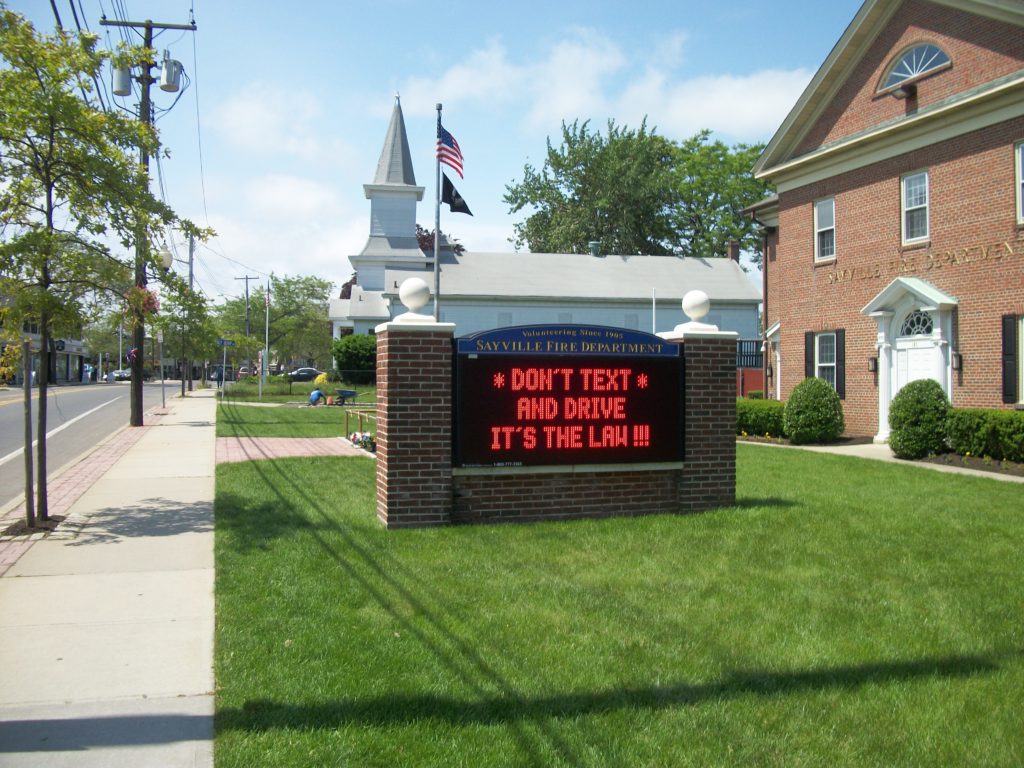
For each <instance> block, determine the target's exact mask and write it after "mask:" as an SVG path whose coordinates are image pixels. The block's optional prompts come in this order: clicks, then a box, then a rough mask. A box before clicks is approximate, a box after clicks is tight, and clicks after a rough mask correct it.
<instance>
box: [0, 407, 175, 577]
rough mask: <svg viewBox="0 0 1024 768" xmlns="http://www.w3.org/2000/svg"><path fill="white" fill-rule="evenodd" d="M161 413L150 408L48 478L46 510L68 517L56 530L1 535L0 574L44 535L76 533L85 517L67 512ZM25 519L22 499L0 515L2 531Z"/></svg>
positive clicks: (67, 535) (68, 535) (54, 536)
mask: <svg viewBox="0 0 1024 768" xmlns="http://www.w3.org/2000/svg"><path fill="white" fill-rule="evenodd" d="M162 415H163V413H162V412H160V411H150V412H149V413H147V414H146V426H144V427H134V428H132V427H127V428H125V429H122V430H121V431H120V432H115V433H114V434H113V435H111V436H110V437H109V438H107V441H106V442H105V443H103V444H102V445H100V446H99V447H97V448H96V449H95V450H94V451H93V452H92V453H90V454H89V455H88V456H86V457H85V458H84V459H82V460H81V461H80V462H78V463H77V464H75V465H74V466H72V467H69V468H68V469H66V470H65V471H63V472H61V473H60V474H59V475H56V476H52V477H50V478H48V479H47V483H46V489H47V494H46V497H47V500H48V502H49V503H48V504H47V511H48V513H49V515H50V517H51V518H54V517H64V518H65V519H64V520H62V521H61V522H60V526H59V527H58V528H57V529H56V530H52V531H42V530H38V531H35V532H33V533H22V534H19V535H15V536H0V576H3V575H4V573H6V572H7V569H9V568H10V567H11V566H12V565H14V564H15V563H16V562H17V561H18V558H20V557H21V556H22V555H23V554H25V552H27V551H28V550H29V548H30V547H31V546H32V545H33V544H35V543H36V542H37V541H39V540H40V539H42V538H43V537H47V536H48V537H52V538H67V537H73V536H74V535H76V534H77V533H78V531H79V530H81V528H82V526H83V525H84V524H85V521H84V520H76V519H75V517H74V515H71V516H68V515H67V512H68V510H69V509H71V507H72V505H74V503H75V502H76V501H78V500H79V499H80V498H81V497H82V495H83V494H84V493H85V492H86V491H87V490H89V488H91V487H92V484H93V483H94V482H95V481H96V480H97V479H99V478H100V477H102V476H103V474H104V473H105V472H106V471H107V470H108V469H110V468H111V467H112V466H114V464H116V463H117V461H118V459H120V458H121V457H122V456H124V455H125V454H126V453H127V452H128V450H129V449H130V448H131V447H132V446H133V445H135V443H137V442H138V441H139V440H140V439H141V438H142V436H143V435H144V434H145V433H146V431H147V430H148V429H149V428H150V427H153V426H155V425H156V424H159V423H160V416H162ZM37 514H38V510H37ZM24 519H25V502H24V500H22V502H21V503H20V504H18V505H17V506H16V507H13V508H11V509H10V510H8V511H7V513H6V514H4V515H3V517H0V531H3V530H6V529H7V528H8V527H9V526H11V525H14V524H16V523H18V522H20V521H22V520H24Z"/></svg>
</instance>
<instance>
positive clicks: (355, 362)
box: [331, 333, 377, 377]
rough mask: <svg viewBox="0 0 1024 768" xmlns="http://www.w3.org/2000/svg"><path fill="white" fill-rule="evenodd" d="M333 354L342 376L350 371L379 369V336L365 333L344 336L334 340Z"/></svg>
mask: <svg viewBox="0 0 1024 768" xmlns="http://www.w3.org/2000/svg"><path fill="white" fill-rule="evenodd" d="M331 354H332V355H333V356H334V365H335V367H336V368H337V369H338V371H339V372H340V373H341V375H342V377H344V376H345V374H346V372H349V371H359V372H363V371H374V370H376V369H377V337H376V336H371V335H369V334H363V333H359V334H355V333H354V334H349V335H348V336H342V337H341V338H340V339H335V340H334V343H333V344H332V345H331Z"/></svg>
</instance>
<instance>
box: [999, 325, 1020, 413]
mask: <svg viewBox="0 0 1024 768" xmlns="http://www.w3.org/2000/svg"><path fill="white" fill-rule="evenodd" d="M1002 358H1003V402H1004V403H1016V402H1017V377H1018V375H1019V372H1018V370H1017V368H1018V366H1019V365H1020V361H1019V360H1018V359H1017V316H1016V315H1003V354H1002Z"/></svg>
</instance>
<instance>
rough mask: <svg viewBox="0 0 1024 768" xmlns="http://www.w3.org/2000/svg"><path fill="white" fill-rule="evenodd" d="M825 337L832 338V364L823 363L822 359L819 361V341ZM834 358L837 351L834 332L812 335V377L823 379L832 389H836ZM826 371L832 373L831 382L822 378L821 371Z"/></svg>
mask: <svg viewBox="0 0 1024 768" xmlns="http://www.w3.org/2000/svg"><path fill="white" fill-rule="evenodd" d="M826 336H831V337H832V362H825V361H822V359H821V340H822V339H823V338H825V337H826ZM836 357H837V350H836V334H835V331H827V332H825V333H816V334H814V375H815V377H816V378H819V379H824V380H825V381H827V382H828V383H829V384H830V385H831V386H832V389H835V388H836V375H837V370H836ZM826 369H831V371H832V379H831V380H829V378H828V377H827V376H822V375H821V374H822V371H824V370H826Z"/></svg>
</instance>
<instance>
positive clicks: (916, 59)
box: [878, 43, 952, 91]
mask: <svg viewBox="0 0 1024 768" xmlns="http://www.w3.org/2000/svg"><path fill="white" fill-rule="evenodd" d="M951 65H952V62H951V61H950V59H949V55H948V54H947V53H946V52H945V51H944V50H942V49H941V48H939V47H938V46H937V45H932V44H931V43H924V44H923V45H915V46H914V47H913V48H911V49H910V50H908V51H904V52H903V54H901V55H900V56H899V57H898V58H897V59H896V60H895V61H894V62H893V64H892V66H891V67H890V68H889V72H888V74H887V75H886V76H885V77H884V78H882V83H881V85H880V86H879V88H878V90H879V91H887V90H889V89H890V88H896V87H897V86H899V85H902V84H904V83H909V82H910V81H913V80H920V79H921V78H922V77H924V76H925V75H927V74H928V73H930V72H936V71H938V70H940V69H945V68H946V67H949V66H951Z"/></svg>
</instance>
